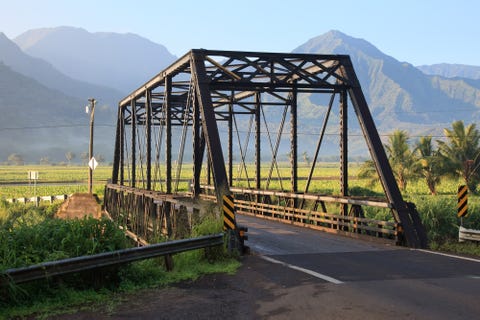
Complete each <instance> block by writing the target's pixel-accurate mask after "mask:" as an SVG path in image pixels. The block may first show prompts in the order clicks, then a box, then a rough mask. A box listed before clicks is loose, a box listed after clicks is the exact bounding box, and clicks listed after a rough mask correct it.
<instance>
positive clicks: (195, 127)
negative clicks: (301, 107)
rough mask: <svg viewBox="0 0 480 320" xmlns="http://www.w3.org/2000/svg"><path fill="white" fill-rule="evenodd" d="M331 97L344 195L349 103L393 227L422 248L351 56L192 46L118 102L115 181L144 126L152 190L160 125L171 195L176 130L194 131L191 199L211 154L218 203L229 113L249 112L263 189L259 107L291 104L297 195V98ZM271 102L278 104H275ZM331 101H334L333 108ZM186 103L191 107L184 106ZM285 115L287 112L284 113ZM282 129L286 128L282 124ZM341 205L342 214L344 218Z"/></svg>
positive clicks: (225, 185)
mask: <svg viewBox="0 0 480 320" xmlns="http://www.w3.org/2000/svg"><path fill="white" fill-rule="evenodd" d="M299 93H329V94H332V97H334V95H335V94H339V95H340V120H341V121H340V136H341V139H340V159H341V166H340V168H341V170H340V181H341V183H340V185H341V190H340V192H341V197H348V196H349V195H348V138H347V119H348V116H347V100H348V97H349V98H350V101H351V102H352V105H353V109H354V111H355V114H356V116H357V119H358V121H359V124H360V127H361V130H362V133H363V136H364V138H365V141H366V144H367V146H368V149H369V151H370V155H371V158H372V160H373V162H374V164H375V168H376V171H377V173H378V176H379V180H380V182H381V184H382V187H383V190H384V192H385V196H386V198H387V201H388V203H389V204H390V206H391V208H392V210H391V211H392V215H393V217H394V220H395V221H396V223H398V224H399V225H400V226H401V228H402V229H403V234H404V237H405V242H406V244H407V245H408V246H411V247H425V246H426V236H425V231H424V229H423V226H422V224H421V222H420V219H419V217H418V213H417V212H416V211H415V210H412V207H411V206H409V205H408V204H407V203H406V202H405V201H404V199H403V197H402V195H401V193H400V190H399V188H398V185H397V183H396V180H395V178H394V175H393V172H392V169H391V167H390V164H389V161H388V158H387V156H386V154H385V150H384V148H383V144H382V142H381V139H380V136H379V134H378V132H377V129H376V127H375V124H374V121H373V118H372V115H371V113H370V111H369V108H368V105H367V102H366V99H365V97H364V95H363V92H362V89H361V86H360V83H359V81H358V78H357V76H356V74H355V71H354V68H353V65H352V62H351V59H350V57H349V56H348V55H317V54H298V53H288V54H283V53H262V52H238V51H218V50H204V49H193V50H191V51H189V52H188V53H187V54H185V55H184V56H183V57H181V58H180V59H178V60H177V61H176V62H175V63H173V64H172V65H170V66H169V67H168V68H166V69H165V70H163V71H162V72H160V73H159V74H157V75H156V76H155V77H153V78H152V79H151V80H149V81H147V82H146V83H145V84H143V85H142V86H141V87H139V88H138V89H137V90H135V91H133V92H132V93H131V94H130V95H128V96H127V97H125V98H124V99H122V100H121V101H120V103H119V110H118V122H117V133H116V142H115V152H114V162H113V172H112V183H113V184H118V185H124V184H125V182H126V180H125V172H124V171H125V145H126V144H125V141H124V140H125V130H126V126H128V125H130V126H131V128H132V141H131V144H130V145H131V146H132V148H131V153H132V159H135V152H136V149H135V148H136V146H135V141H134V140H135V132H134V131H135V127H136V126H145V128H146V130H145V132H146V133H145V137H146V143H145V154H146V163H147V165H146V174H145V177H143V178H142V179H143V181H145V182H146V183H145V184H144V188H145V190H147V191H148V190H151V187H152V166H151V162H152V148H153V146H152V139H151V127H152V126H155V125H162V126H164V127H165V128H166V130H165V135H166V137H165V141H166V144H165V168H166V179H165V191H166V194H171V193H172V190H173V188H172V183H173V180H172V126H184V125H188V126H192V143H193V151H194V152H193V175H192V178H193V179H192V186H193V187H192V196H193V197H198V196H199V194H200V192H201V186H200V172H201V168H202V165H203V159H204V153H205V149H206V153H207V155H206V156H207V159H208V160H207V166H208V167H209V169H208V172H209V173H210V172H212V174H213V184H214V188H215V193H216V198H217V201H220V199H221V197H222V196H223V195H224V194H229V193H230V187H231V186H232V146H231V141H232V132H231V130H232V115H233V114H240V113H243V114H252V115H254V117H255V119H256V122H255V141H256V144H255V145H256V146H255V150H256V151H255V163H256V176H255V182H256V187H257V188H259V186H260V179H261V177H260V173H259V172H260V162H261V159H260V132H259V131H260V130H259V120H258V119H259V106H260V105H264V104H269V103H271V104H279V102H278V101H282V102H281V103H283V104H285V105H287V106H289V107H290V119H291V120H290V124H291V132H290V142H291V143H290V148H291V155H292V156H291V157H290V158H291V186H292V190H291V192H292V193H298V192H299V190H298V187H297V177H298V175H297V169H298V168H297V156H298V140H297V120H296V119H297V95H298V94H299ZM265 94H269V95H271V96H273V97H275V99H276V102H273V103H272V102H271V101H268V99H267V100H262V99H261V97H262V95H265ZM275 99H274V100H275ZM332 102H333V98H332V100H331V101H330V105H329V110H330V109H331V106H332ZM187 105H189V106H188V107H186V106H187ZM233 106H235V108H236V109H234V107H233ZM285 110H286V109H285ZM218 121H227V122H228V123H229V125H228V127H229V142H228V159H227V162H228V163H227V165H228V170H227V168H226V166H225V159H224V156H223V151H222V145H221V142H220V136H219V130H218V126H217V122H218ZM327 121H328V114H327V117H326V118H325V123H324V126H323V129H322V133H321V135H320V139H319V141H318V145H317V151H316V153H315V159H314V160H313V164H312V170H311V171H310V175H309V178H308V180H307V187H306V189H305V193H307V192H308V185H309V184H310V181H311V179H312V174H313V167H314V166H315V162H316V158H317V155H318V149H319V147H320V145H321V143H322V139H323V135H324V133H325V125H326V122H327ZM282 125H283V124H282ZM135 166H136V164H135V160H132V168H131V172H130V175H129V176H130V181H129V183H130V186H133V187H135V186H136V179H137V178H136V176H135V173H136V172H137V170H136V167H135ZM227 172H228V173H227ZM346 211H347V207H346V204H342V214H344V215H346V214H347V212H346Z"/></svg>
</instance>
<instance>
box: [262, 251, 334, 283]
mask: <svg viewBox="0 0 480 320" xmlns="http://www.w3.org/2000/svg"><path fill="white" fill-rule="evenodd" d="M259 257H260V258H262V259H263V260H265V261H268V262H271V263H276V264H280V265H282V266H285V267H287V268H290V269H293V270H297V271H300V272H303V273H306V274H309V275H311V276H313V277H316V278H319V279H322V280H325V281H328V282H330V283H334V284H342V283H343V282H342V281H340V280H337V279H335V278H332V277H329V276H327V275H324V274H321V273H318V272H315V271H312V270H309V269H305V268H302V267H298V266H294V265H292V264H289V263H286V262H283V261H279V260H275V259H273V258H270V257H266V256H259Z"/></svg>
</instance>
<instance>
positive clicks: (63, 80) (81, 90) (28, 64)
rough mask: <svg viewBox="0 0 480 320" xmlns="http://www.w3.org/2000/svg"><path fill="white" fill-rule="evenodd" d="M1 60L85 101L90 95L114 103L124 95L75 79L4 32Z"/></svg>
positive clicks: (22, 72) (27, 74) (1, 36)
mask: <svg viewBox="0 0 480 320" xmlns="http://www.w3.org/2000/svg"><path fill="white" fill-rule="evenodd" d="M0 61H2V62H3V63H4V64H6V65H7V66H9V67H11V68H12V69H13V70H14V71H16V72H19V73H21V74H23V75H25V76H27V77H30V78H32V79H35V80H37V81H38V82H40V83H42V84H43V85H45V86H46V87H49V88H51V89H55V90H59V91H61V92H63V93H65V94H66V95H69V96H73V97H78V98H81V99H84V100H85V101H86V99H88V97H98V98H100V99H102V100H103V101H104V102H108V103H109V104H110V105H112V104H113V103H115V102H116V101H117V100H118V99H120V98H121V97H122V96H123V95H124V94H123V93H120V92H119V91H116V90H113V89H111V88H108V87H105V86H98V85H93V84H90V83H87V82H82V81H78V80H74V79H72V78H70V77H68V76H66V75H64V74H63V73H61V72H59V71H58V70H57V69H55V68H54V67H53V66H52V65H51V64H50V63H48V62H46V61H44V60H42V59H39V58H34V57H31V56H29V55H27V54H25V53H24V52H23V51H22V50H21V49H20V48H19V47H18V46H17V45H16V44H15V43H14V42H13V41H11V40H10V39H8V38H7V37H6V36H5V35H4V34H3V33H0Z"/></svg>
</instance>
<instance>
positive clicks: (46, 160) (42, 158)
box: [40, 156, 50, 164]
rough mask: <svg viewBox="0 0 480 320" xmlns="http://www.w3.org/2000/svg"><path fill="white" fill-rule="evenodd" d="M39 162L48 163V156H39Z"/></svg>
mask: <svg viewBox="0 0 480 320" xmlns="http://www.w3.org/2000/svg"><path fill="white" fill-rule="evenodd" d="M40 164H50V158H49V157H47V156H45V157H41V158H40Z"/></svg>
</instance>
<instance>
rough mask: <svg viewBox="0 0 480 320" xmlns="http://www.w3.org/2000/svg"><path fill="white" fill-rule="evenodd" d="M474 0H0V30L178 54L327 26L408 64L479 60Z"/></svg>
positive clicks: (284, 39) (282, 41)
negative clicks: (131, 38)
mask: <svg viewBox="0 0 480 320" xmlns="http://www.w3.org/2000/svg"><path fill="white" fill-rule="evenodd" d="M478 20H480V1H477V0H455V1H453V0H342V1H331V0H330V1H325V0H288V1H287V0H263V1H262V0H242V1H229V0H223V1H220V0H167V1H165V0H130V1H128V0H81V1H80V0H78V1H76V0H41V1H39V0H1V2H0V32H3V33H5V34H6V35H7V37H9V38H10V39H13V38H15V37H16V36H18V35H20V34H21V33H23V32H25V31H27V30H30V29H36V28H50V27H58V26H73V27H80V28H83V29H86V30H87V31H89V32H118V33H135V34H138V35H140V36H142V37H145V38H147V39H149V40H151V41H153V42H156V43H159V44H162V45H164V46H165V47H166V48H167V49H168V50H169V51H170V52H171V53H172V54H174V55H176V56H177V57H179V56H182V55H183V54H185V53H186V52H187V51H188V50H190V49H192V48H205V49H216V50H239V51H264V52H291V51H292V50H293V49H295V48H296V47H298V46H300V45H302V44H303V43H305V42H306V41H308V40H309V39H311V38H314V37H316V36H319V35H322V34H324V33H326V32H328V31H329V30H339V31H341V32H343V33H346V34H347V35H350V36H352V37H355V38H362V39H365V40H367V41H369V42H370V43H372V44H373V45H374V46H376V47H377V48H378V49H380V50H381V51H383V52H384V53H386V54H388V55H390V56H392V57H394V58H395V59H397V60H399V61H405V62H409V63H411V64H413V65H424V64H435V63H458V64H467V65H476V66H480V54H479V53H480V41H479V40H480V24H479V23H478Z"/></svg>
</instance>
